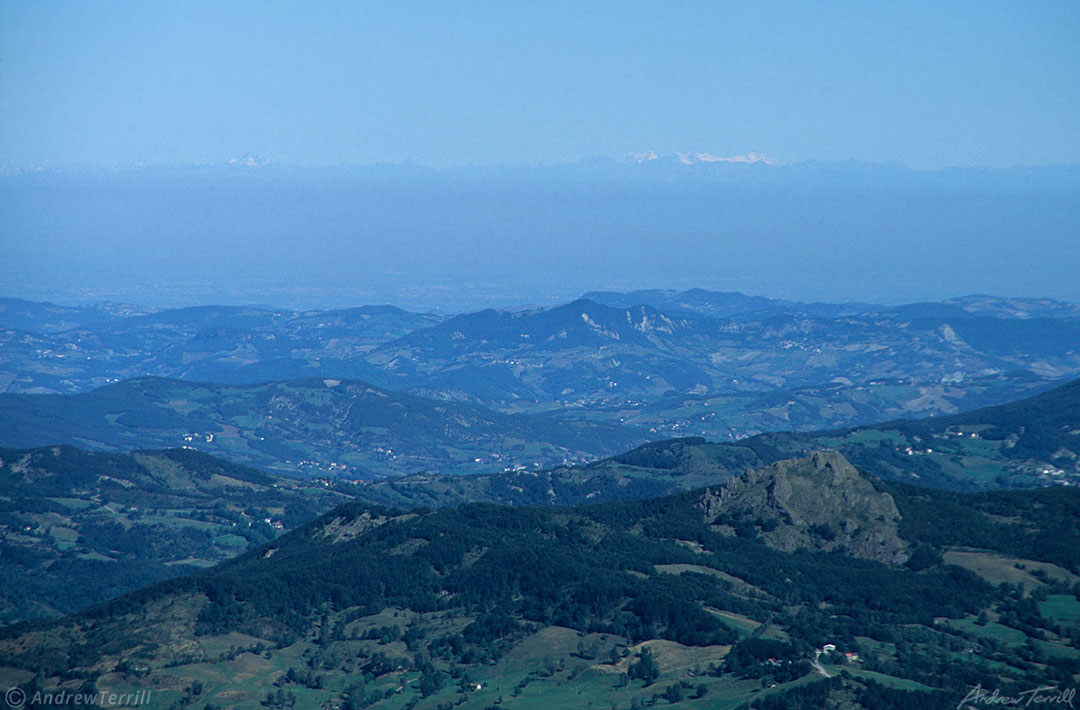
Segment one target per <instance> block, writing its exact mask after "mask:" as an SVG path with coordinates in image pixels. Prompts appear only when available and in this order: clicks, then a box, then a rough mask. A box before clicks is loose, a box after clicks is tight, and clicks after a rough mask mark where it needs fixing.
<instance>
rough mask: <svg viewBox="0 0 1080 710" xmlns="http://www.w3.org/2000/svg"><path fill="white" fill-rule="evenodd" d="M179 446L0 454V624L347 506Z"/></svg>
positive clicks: (322, 490) (95, 596)
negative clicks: (128, 450)
mask: <svg viewBox="0 0 1080 710" xmlns="http://www.w3.org/2000/svg"><path fill="white" fill-rule="evenodd" d="M349 488H350V487H342V486H338V487H332V486H329V485H327V486H324V485H312V484H309V483H305V482H302V481H299V480H296V479H293V478H287V477H283V476H271V475H267V474H265V473H262V472H261V471H256V470H254V469H251V468H247V467H245V466H238V465H236V464H232V463H229V462H228V461H224V460H221V459H217V458H214V457H212V456H209V455H207V454H204V453H200V452H198V451H191V450H183V449H171V450H167V451H136V452H134V453H131V454H115V453H100V452H89V451H82V450H79V449H75V448H73V447H70V446H52V447H46V448H40V449H0V623H11V622H13V621H18V620H21V619H26V618H33V617H41V616H56V615H59V614H67V613H71V612H73V611H76V610H78V609H81V608H83V607H85V606H88V605H90V604H93V603H96V602H100V601H103V600H105V599H108V598H110V597H113V596H116V595H118V594H122V593H124V592H127V591H130V590H132V589H135V588H137V587H141V586H144V585H146V584H148V583H150V582H152V581H154V580H157V579H164V578H168V577H175V576H177V575H181V574H187V573H189V572H191V571H192V570H194V569H198V568H200V567H206V566H209V565H212V564H214V563H216V562H220V561H222V560H224V559H228V558H229V557H233V556H235V555H237V554H239V553H241V552H243V551H244V550H246V549H247V548H249V547H251V546H254V545H259V544H262V543H264V542H267V541H268V540H271V539H273V538H274V537H276V536H277V535H278V534H280V532H281V531H283V530H290V529H292V528H295V527H297V526H298V525H300V524H302V523H305V522H308V521H309V520H311V519H312V518H313V517H315V516H316V515H318V514H319V513H321V512H323V511H325V510H328V509H329V508H332V507H334V506H335V505H338V504H340V503H341V502H343V501H346V500H350V499H351V497H352V496H351V494H350V493H349V490H348V489H349Z"/></svg>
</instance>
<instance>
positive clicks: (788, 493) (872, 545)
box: [698, 452, 908, 564]
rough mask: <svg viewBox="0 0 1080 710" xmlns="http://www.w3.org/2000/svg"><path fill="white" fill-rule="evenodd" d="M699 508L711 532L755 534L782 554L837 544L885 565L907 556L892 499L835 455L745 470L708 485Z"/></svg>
mask: <svg viewBox="0 0 1080 710" xmlns="http://www.w3.org/2000/svg"><path fill="white" fill-rule="evenodd" d="M698 506H699V507H700V508H701V510H702V512H703V513H704V516H705V519H706V521H707V522H709V523H710V524H711V525H712V526H713V528H714V529H716V530H719V531H722V532H725V533H728V534H732V535H736V534H737V535H757V536H760V538H761V539H763V540H764V541H765V542H766V544H768V545H770V546H771V547H774V548H776V549H779V550H783V551H785V552H792V551H794V550H798V549H800V548H806V549H810V550H819V551H831V550H841V549H842V550H843V551H845V552H846V553H847V554H850V555H852V556H854V557H862V558H867V559H872V560H877V561H879V562H884V563H886V564H902V563H903V562H904V561H906V560H907V558H908V550H907V545H906V543H905V542H904V541H903V540H902V539H901V538H900V535H899V531H898V526H899V523H900V511H899V510H897V508H896V503H895V502H894V501H893V499H892V496H890V495H889V494H888V493H885V492H883V491H879V490H878V489H877V488H875V487H874V485H873V484H872V483H871V482H870V481H869V480H867V479H866V478H865V477H863V476H862V475H861V474H860V473H859V472H858V471H857V470H856V469H855V467H854V466H852V465H851V464H850V463H849V462H848V461H847V459H845V458H844V457H843V456H842V455H841V454H839V453H835V452H815V453H813V454H811V455H810V456H808V457H806V458H802V459H791V460H787V461H779V462H777V463H775V464H773V465H772V466H769V467H768V468H763V469H758V470H755V471H748V472H747V473H745V474H744V475H742V476H741V477H739V478H736V479H732V480H731V481H728V482H727V483H725V484H724V485H722V486H719V487H716V488H711V489H708V490H707V491H706V492H705V493H704V494H703V495H702V498H701V500H700V501H699V502H698Z"/></svg>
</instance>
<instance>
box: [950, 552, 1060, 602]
mask: <svg viewBox="0 0 1080 710" xmlns="http://www.w3.org/2000/svg"><path fill="white" fill-rule="evenodd" d="M944 557H945V562H946V563H947V564H951V565H958V566H960V567H963V568H965V569H968V570H971V571H972V572H974V573H975V574H977V575H979V576H980V577H982V578H983V579H985V580H986V581H987V582H989V583H990V584H993V585H998V584H1001V583H1003V582H1007V583H1009V584H1019V585H1022V586H1023V587H1024V589H1025V590H1027V591H1029V592H1030V591H1032V590H1034V589H1038V588H1040V587H1043V586H1045V584H1044V583H1043V582H1041V581H1040V580H1038V579H1037V578H1036V577H1034V576H1033V575H1032V574H1031V573H1032V572H1033V571H1035V570H1042V571H1043V572H1045V573H1046V574H1047V575H1048V576H1049V577H1051V578H1053V579H1057V580H1060V581H1062V582H1065V583H1067V584H1075V583H1076V582H1077V581H1080V577H1077V576H1076V575H1074V574H1072V573H1071V572H1069V571H1068V570H1066V569H1064V568H1062V567H1058V566H1057V565H1052V564H1049V563H1047V562H1036V561H1035V560H1025V559H1023V558H1020V557H1007V556H1005V555H1000V554H998V553H996V552H988V551H985V550H948V551H947V552H946V553H945V556H944Z"/></svg>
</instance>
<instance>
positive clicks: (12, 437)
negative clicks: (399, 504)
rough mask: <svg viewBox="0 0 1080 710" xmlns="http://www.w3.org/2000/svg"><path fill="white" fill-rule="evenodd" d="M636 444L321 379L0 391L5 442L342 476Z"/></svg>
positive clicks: (617, 435)
mask: <svg viewBox="0 0 1080 710" xmlns="http://www.w3.org/2000/svg"><path fill="white" fill-rule="evenodd" d="M645 439H646V437H645V436H643V435H642V434H641V433H640V432H637V431H634V430H632V429H629V430H628V429H627V428H625V427H618V426H615V425H610V424H593V423H589V422H562V421H558V420H553V419H548V418H540V417H530V416H517V415H506V414H500V413H498V412H493V411H491V410H487V409H484V408H482V407H475V406H471V405H466V404H459V403H456V402H440V401H434V400H429V399H423V398H421V397H415V396H412V395H407V394H401V393H396V392H389V391H386V390H382V389H379V388H376V387H373V386H371V385H368V384H366V383H363V382H357V381H352V380H336V379H329V378H319V379H316V378H310V379H302V380H290V381H288V382H268V383H262V384H257V385H220V384H212V383H192V382H184V381H180V380H168V379H162V378H155V377H144V378H138V379H135V380H127V381H125V382H121V383H118V384H115V385H110V386H107V387H102V388H99V389H97V390H94V391H92V392H86V393H82V394H75V395H23V394H0V444H3V445H6V446H13V447H31V446H46V445H50V444H57V443H70V444H74V445H77V446H82V447H84V448H92V449H104V450H113V451H116V450H121V451H123V450H133V449H139V448H165V447H175V446H190V447H196V448H198V449H199V450H202V451H206V452H209V453H212V454H215V455H221V456H225V457H227V458H229V459H231V460H234V461H237V462H239V463H245V464H249V465H257V466H260V467H265V468H269V469H273V470H277V471H284V472H290V473H304V474H308V475H336V476H342V477H345V478H349V479H359V478H372V477H377V476H387V475H400V474H405V473H415V472H417V471H420V470H437V471H444V472H452V473H472V472H477V471H491V470H492V469H495V470H501V469H503V468H507V467H510V468H512V467H514V466H522V467H528V468H533V469H538V468H541V467H550V466H553V465H558V464H560V463H565V462H578V461H582V460H588V459H591V458H595V457H596V456H601V455H610V454H613V453H615V452H618V451H621V450H625V449H627V448H629V447H631V446H633V445H635V444H637V443H641V442H642V441H644V440H645Z"/></svg>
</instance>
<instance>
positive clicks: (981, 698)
mask: <svg viewBox="0 0 1080 710" xmlns="http://www.w3.org/2000/svg"><path fill="white" fill-rule="evenodd" d="M1075 697H1076V688H1066V689H1064V690H1062V689H1061V688H1056V687H1054V686H1052V685H1047V686H1044V687H1042V688H1032V689H1031V690H1025V691H1024V692H1022V693H1017V694H1016V695H1002V693H1001V691H1000V690H999V689H998V688H994V690H993V691H992V692H991V691H989V690H986V689H985V688H983V687H982V685H981V684H980V685H976V686H975V687H974V688H972V689H971V691H970V692H969V693H968V694H967V697H966V698H964V699H963V700H961V701H960V703H959V704H958V705H957V706H956V707H957V709H958V710H964V708H965V707H967V706H969V705H977V704H983V705H1008V706H1012V707H1028V706H1030V705H1068V706H1069V707H1072V706H1073V698H1075Z"/></svg>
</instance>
